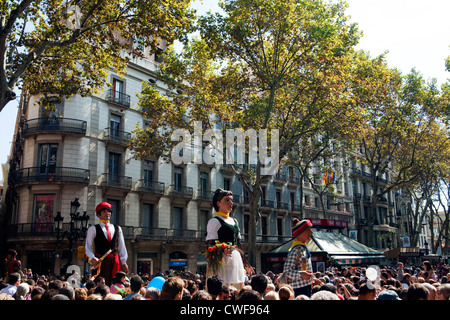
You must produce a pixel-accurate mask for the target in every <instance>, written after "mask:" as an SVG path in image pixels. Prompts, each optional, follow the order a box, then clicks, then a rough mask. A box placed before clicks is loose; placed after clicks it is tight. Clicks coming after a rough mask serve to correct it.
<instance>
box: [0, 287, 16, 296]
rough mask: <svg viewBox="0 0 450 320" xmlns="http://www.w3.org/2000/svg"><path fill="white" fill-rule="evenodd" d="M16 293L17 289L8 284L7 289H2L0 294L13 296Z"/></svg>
mask: <svg viewBox="0 0 450 320" xmlns="http://www.w3.org/2000/svg"><path fill="white" fill-rule="evenodd" d="M16 291H17V287H16V286H15V285H13V284H9V285H8V286H7V287H5V288H3V289H2V290H1V291H0V293H7V294H9V295H11V296H13V295H14V294H15V293H16Z"/></svg>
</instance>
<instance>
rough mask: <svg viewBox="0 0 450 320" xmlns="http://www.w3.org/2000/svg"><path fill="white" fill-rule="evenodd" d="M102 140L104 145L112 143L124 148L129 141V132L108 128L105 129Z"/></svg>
mask: <svg viewBox="0 0 450 320" xmlns="http://www.w3.org/2000/svg"><path fill="white" fill-rule="evenodd" d="M104 140H105V142H106V143H114V144H116V145H121V146H126V145H127V144H128V142H129V141H130V140H131V132H125V131H122V130H118V129H114V128H109V127H108V128H106V129H105V138H104Z"/></svg>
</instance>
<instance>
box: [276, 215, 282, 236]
mask: <svg viewBox="0 0 450 320" xmlns="http://www.w3.org/2000/svg"><path fill="white" fill-rule="evenodd" d="M277 235H279V236H282V235H283V218H282V217H277Z"/></svg>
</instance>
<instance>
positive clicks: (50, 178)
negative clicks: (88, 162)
mask: <svg viewBox="0 0 450 320" xmlns="http://www.w3.org/2000/svg"><path fill="white" fill-rule="evenodd" d="M89 175H90V171H89V170H86V169H80V168H70V167H32V168H23V169H19V170H17V172H16V175H15V179H16V182H17V183H18V184H24V183H82V184H88V183H89V179H90V177H89Z"/></svg>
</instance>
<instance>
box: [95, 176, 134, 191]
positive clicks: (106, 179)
mask: <svg viewBox="0 0 450 320" xmlns="http://www.w3.org/2000/svg"><path fill="white" fill-rule="evenodd" d="M102 177H103V179H102V181H101V183H100V185H101V186H102V187H111V188H117V189H126V190H131V184H132V179H131V177H126V176H120V175H117V174H112V173H103V174H102Z"/></svg>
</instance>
